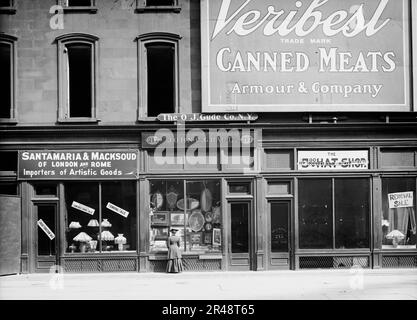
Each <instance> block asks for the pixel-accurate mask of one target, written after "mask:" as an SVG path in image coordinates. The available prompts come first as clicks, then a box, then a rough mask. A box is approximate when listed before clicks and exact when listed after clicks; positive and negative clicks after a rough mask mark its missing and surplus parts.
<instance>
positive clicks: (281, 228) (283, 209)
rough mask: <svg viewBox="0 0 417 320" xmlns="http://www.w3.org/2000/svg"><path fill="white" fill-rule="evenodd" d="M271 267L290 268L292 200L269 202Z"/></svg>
mask: <svg viewBox="0 0 417 320" xmlns="http://www.w3.org/2000/svg"><path fill="white" fill-rule="evenodd" d="M268 211H269V212H268V229H267V233H268V250H269V252H268V255H269V269H289V268H290V265H291V263H290V261H291V253H292V250H291V223H290V221H291V201H289V200H285V201H284V200H276V201H275V200H274V201H270V202H269V204H268Z"/></svg>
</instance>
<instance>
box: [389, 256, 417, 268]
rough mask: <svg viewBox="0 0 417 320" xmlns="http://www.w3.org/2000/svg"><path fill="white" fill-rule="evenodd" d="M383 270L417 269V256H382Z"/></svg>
mask: <svg viewBox="0 0 417 320" xmlns="http://www.w3.org/2000/svg"><path fill="white" fill-rule="evenodd" d="M382 267H383V268H417V256H382Z"/></svg>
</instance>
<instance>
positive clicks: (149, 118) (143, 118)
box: [137, 117, 158, 122]
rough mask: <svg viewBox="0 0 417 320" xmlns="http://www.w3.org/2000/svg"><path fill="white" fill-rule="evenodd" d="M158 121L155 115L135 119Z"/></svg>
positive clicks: (139, 120)
mask: <svg viewBox="0 0 417 320" xmlns="http://www.w3.org/2000/svg"><path fill="white" fill-rule="evenodd" d="M155 121H158V118H157V117H141V118H139V119H138V120H137V122H155Z"/></svg>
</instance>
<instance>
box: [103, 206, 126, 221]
mask: <svg viewBox="0 0 417 320" xmlns="http://www.w3.org/2000/svg"><path fill="white" fill-rule="evenodd" d="M106 208H107V209H109V210H111V211H114V212H116V213H118V214H120V215H121V216H123V217H125V218H127V216H128V215H129V211H126V210H124V209H122V208H119V207H118V206H116V205H114V204H113V203H111V202H108V203H107V205H106Z"/></svg>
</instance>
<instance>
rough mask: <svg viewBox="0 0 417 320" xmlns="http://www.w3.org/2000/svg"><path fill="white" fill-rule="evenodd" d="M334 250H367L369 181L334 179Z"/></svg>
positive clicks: (361, 179) (363, 179)
mask: <svg viewBox="0 0 417 320" xmlns="http://www.w3.org/2000/svg"><path fill="white" fill-rule="evenodd" d="M335 205H336V212H335V219H336V248H340V249H345V248H369V180H368V179H366V178H359V179H335Z"/></svg>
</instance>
